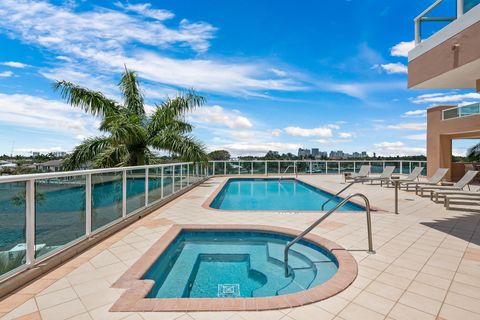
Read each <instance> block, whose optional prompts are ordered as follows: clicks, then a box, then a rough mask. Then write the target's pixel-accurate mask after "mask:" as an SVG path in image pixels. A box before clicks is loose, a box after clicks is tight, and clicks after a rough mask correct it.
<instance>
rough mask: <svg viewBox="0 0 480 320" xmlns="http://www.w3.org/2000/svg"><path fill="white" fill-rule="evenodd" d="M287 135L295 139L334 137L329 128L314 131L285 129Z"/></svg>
mask: <svg viewBox="0 0 480 320" xmlns="http://www.w3.org/2000/svg"><path fill="white" fill-rule="evenodd" d="M284 131H285V133H286V134H289V135H291V136H295V137H323V138H329V137H331V136H332V129H331V128H327V127H319V128H312V129H304V128H300V127H286V128H285V129H284Z"/></svg>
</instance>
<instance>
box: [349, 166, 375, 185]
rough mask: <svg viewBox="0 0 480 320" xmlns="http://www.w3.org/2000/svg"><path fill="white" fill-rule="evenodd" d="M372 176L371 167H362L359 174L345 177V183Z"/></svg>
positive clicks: (354, 173) (353, 173) (355, 173)
mask: <svg viewBox="0 0 480 320" xmlns="http://www.w3.org/2000/svg"><path fill="white" fill-rule="evenodd" d="M369 174H370V166H369V165H362V166H361V167H360V170H358V172H352V173H351V174H350V175H349V176H345V182H347V180H355V179H358V178H366V177H367V176H368V175H369Z"/></svg>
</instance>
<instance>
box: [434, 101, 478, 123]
mask: <svg viewBox="0 0 480 320" xmlns="http://www.w3.org/2000/svg"><path fill="white" fill-rule="evenodd" d="M478 114H480V103H473V104H469V105H466V106H460V107H455V108H449V109H445V110H442V119H443V120H448V119H455V118H462V117H468V116H473V115H478Z"/></svg>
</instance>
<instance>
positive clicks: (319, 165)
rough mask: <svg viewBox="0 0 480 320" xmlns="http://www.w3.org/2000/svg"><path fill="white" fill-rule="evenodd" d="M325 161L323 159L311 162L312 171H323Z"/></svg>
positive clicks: (317, 172) (315, 172)
mask: <svg viewBox="0 0 480 320" xmlns="http://www.w3.org/2000/svg"><path fill="white" fill-rule="evenodd" d="M325 169H326V162H325V161H314V162H312V173H313V174H319V173H325Z"/></svg>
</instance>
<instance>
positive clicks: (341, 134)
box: [338, 132, 353, 139]
mask: <svg viewBox="0 0 480 320" xmlns="http://www.w3.org/2000/svg"><path fill="white" fill-rule="evenodd" d="M338 136H339V137H340V138H342V139H348V138H351V137H353V134H352V133H350V132H339V133H338Z"/></svg>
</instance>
